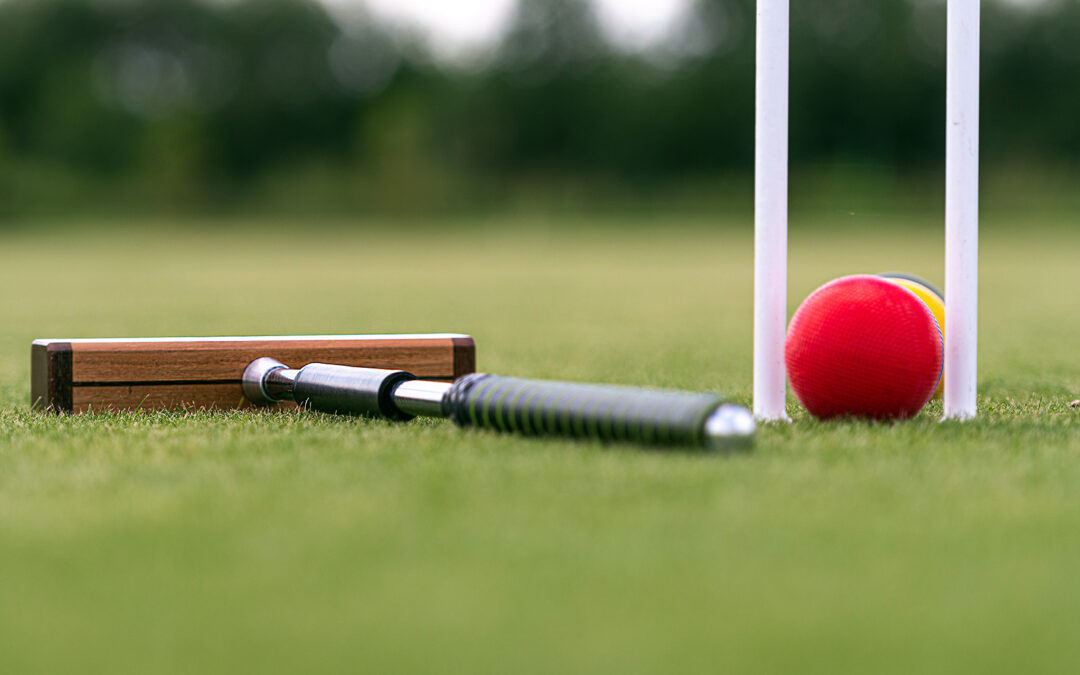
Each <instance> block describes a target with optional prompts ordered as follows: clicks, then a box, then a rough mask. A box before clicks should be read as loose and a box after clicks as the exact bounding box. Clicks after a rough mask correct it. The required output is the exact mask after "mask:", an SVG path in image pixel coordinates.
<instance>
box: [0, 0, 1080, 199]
mask: <svg viewBox="0 0 1080 675" xmlns="http://www.w3.org/2000/svg"><path fill="white" fill-rule="evenodd" d="M984 7H985V9H984V15H985V18H984V57H983V87H984V95H983V110H984V116H983V129H984V157H985V158H986V160H987V161H988V162H1007V161H1010V160H1013V159H1022V160H1024V161H1030V160H1032V159H1033V158H1034V159H1035V160H1037V161H1040V162H1045V163H1050V164H1054V165H1060V164H1070V163H1073V162H1075V161H1076V159H1077V158H1078V157H1080V124H1077V119H1080V87H1078V86H1077V83H1078V82H1080V50H1078V49H1076V44H1077V42H1078V41H1080V2H1076V1H1075V0H1061V1H1060V2H1055V3H1051V4H1049V5H1045V6H1043V7H1042V8H1041V9H1020V8H1017V7H1015V6H1009V5H1002V4H997V3H984ZM792 12H793V17H792V31H793V34H792V50H793V53H792V94H791V96H792V127H791V142H792V157H793V161H794V163H795V164H796V165H817V164H820V163H828V162H837V161H841V162H855V163H867V164H874V165H877V166H879V167H883V168H884V169H885V170H888V171H893V170H907V169H920V168H926V167H937V166H939V165H940V164H941V162H942V154H943V149H942V148H943V137H944V133H943V117H944V115H943V110H944V80H945V70H944V66H945V39H944V27H945V23H944V12H945V5H944V2H940V1H937V2H935V1H931V0H875V1H874V2H866V1H865V0H799V2H795V3H792ZM753 29H754V4H753V0H701V2H699V3H698V5H697V7H696V9H695V11H694V14H693V16H692V17H691V18H690V20H689V21H688V22H687V24H686V25H685V26H684V28H683V31H682V33H681V34H680V35H679V36H677V38H676V39H674V40H672V41H671V42H670V43H668V44H666V45H662V46H659V47H656V48H654V49H652V50H651V51H649V52H647V53H637V54H628V53H625V52H620V51H618V50H616V49H614V48H612V47H611V46H610V45H609V44H608V43H606V42H605V40H604V39H603V36H602V33H601V31H600V30H599V28H598V27H597V24H596V21H595V19H594V17H593V15H592V13H591V10H590V7H589V6H588V4H587V3H585V2H584V1H583V0H527V1H524V2H521V3H520V4H519V8H518V13H517V16H516V18H515V20H514V21H513V23H512V25H511V27H510V30H509V31H508V32H507V34H506V36H505V38H504V39H503V41H502V43H501V44H500V45H498V46H497V48H496V49H495V50H494V51H493V53H492V54H490V55H489V56H488V57H487V58H485V59H483V60H481V61H480V62H478V63H472V64H469V65H468V66H461V65H460V64H458V65H446V64H439V63H437V62H436V61H435V60H433V59H432V58H431V57H430V56H428V55H427V54H425V52H424V50H423V48H422V47H421V46H420V44H419V43H418V42H416V41H412V40H410V39H408V38H407V37H406V36H402V35H400V34H394V33H391V32H388V30H387V29H385V28H384V27H381V26H379V25H377V24H375V23H374V22H371V21H365V20H363V19H355V20H353V21H351V22H348V23H346V24H339V23H337V22H335V21H334V20H333V19H332V18H331V17H330V16H328V14H327V13H326V12H325V11H324V10H323V9H322V7H321V6H320V5H318V4H315V3H313V2H308V1H306V0H240V1H239V2H227V3H216V2H215V3H209V2H200V1H198V0H155V1H152V2H135V1H124V0H4V1H0V213H2V212H5V211H6V212H11V211H16V210H19V209H20V208H24V207H30V206H33V205H35V204H40V203H42V202H47V201H49V200H51V199H56V200H62V199H65V198H67V199H78V197H77V196H72V195H80V194H83V193H81V192H79V191H78V190H77V189H76V188H74V187H72V186H78V185H86V184H91V185H98V186H103V189H105V187H108V186H115V185H127V186H129V188H130V190H131V192H132V194H128V195H127V197H126V198H135V199H140V200H145V201H147V202H149V203H154V204H162V203H164V204H168V205H174V206H179V205H190V204H192V203H196V204H200V205H206V204H209V205H215V204H217V205H221V204H228V203H230V202H232V201H235V200H236V196H237V195H239V194H246V193H247V192H250V191H252V190H257V189H261V190H262V191H263V192H268V193H274V192H275V191H277V190H276V188H278V187H281V186H282V185H284V184H290V185H293V186H295V185H296V184H308V185H310V186H313V187H312V190H311V191H313V192H314V193H318V186H319V185H322V184H325V183H332V182H334V181H344V182H345V183H346V184H349V185H355V186H356V195H357V196H356V204H354V206H358V205H362V204H366V203H372V204H378V203H410V204H415V203H421V204H422V203H425V195H426V196H427V198H428V199H429V200H434V201H439V200H440V199H442V197H439V194H440V190H442V191H443V192H444V193H445V192H448V191H449V190H448V188H447V186H448V185H450V184H453V183H454V182H455V181H457V182H461V181H462V180H464V179H466V178H467V179H468V181H469V182H470V184H471V185H473V186H474V187H475V186H477V185H481V186H484V185H486V186H488V188H489V192H492V191H495V192H497V191H498V190H499V189H500V186H503V187H505V186H506V185H508V184H511V183H514V182H518V181H526V180H528V179H531V178H536V177H545V176H546V177H559V178H560V179H563V180H565V179H567V178H569V177H582V178H585V179H587V180H588V181H592V182H603V181H611V182H616V183H620V184H629V185H642V184H644V185H649V184H658V183H664V182H669V181H672V180H678V179H681V178H685V177H688V176H709V175H714V174H719V173H724V174H730V173H745V172H747V171H749V169H750V167H751V165H752V154H753V88H754V68H753V60H754V58H753V57H754V35H753ZM65 196H66V197H65ZM445 196H446V195H445V194H443V197H445Z"/></svg>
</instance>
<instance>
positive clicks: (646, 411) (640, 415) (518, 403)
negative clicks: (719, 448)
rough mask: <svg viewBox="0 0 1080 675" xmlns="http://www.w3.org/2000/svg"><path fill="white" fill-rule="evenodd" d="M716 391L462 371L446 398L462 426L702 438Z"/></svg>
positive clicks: (649, 439) (685, 440)
mask: <svg viewBox="0 0 1080 675" xmlns="http://www.w3.org/2000/svg"><path fill="white" fill-rule="evenodd" d="M723 404H724V400H723V399H722V398H720V397H719V396H716V395H714V394H694V393H684V392H670V391H651V390H646V389H630V388H626V387H612V386H602V385H594V384H576V383H566V382H545V381H535V380H525V379H520V378H516V377H500V376H497V375H484V374H476V375H467V376H465V377H463V378H461V379H459V380H458V381H457V382H455V383H454V386H453V387H451V389H450V391H449V392H447V394H446V396H445V397H444V398H443V411H444V413H445V414H446V416H447V417H449V418H450V419H452V420H453V421H454V422H455V423H457V424H458V425H459V426H463V427H478V428H483V429H496V430H498V431H505V432H513V433H520V434H525V435H557V436H568V437H575V438H591V439H596V440H601V441H627V442H632V443H642V444H648V445H703V444H705V441H706V431H705V423H706V420H708V419H709V417H710V416H711V415H713V414H714V413H715V412H716V411H717V410H718V409H719V408H720V407H721V406H722V405H723Z"/></svg>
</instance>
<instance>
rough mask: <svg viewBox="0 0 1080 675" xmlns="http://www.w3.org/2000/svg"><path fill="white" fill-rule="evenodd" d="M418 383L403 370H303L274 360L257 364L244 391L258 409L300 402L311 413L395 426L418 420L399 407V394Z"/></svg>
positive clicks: (324, 367)
mask: <svg viewBox="0 0 1080 675" xmlns="http://www.w3.org/2000/svg"><path fill="white" fill-rule="evenodd" d="M413 379H415V378H414V376H413V375H411V374H409V373H406V372H405V371H403V370H382V369H378V368H352V367H350V366H334V365H329V364H325V363H311V364H308V365H306V366H304V367H303V368H300V369H299V370H293V369H290V368H288V367H287V366H286V365H285V364H283V363H281V362H280V361H277V360H275V359H271V358H261V359H257V360H255V361H252V362H251V364H249V365H248V367H247V368H246V369H245V370H244V376H243V378H242V386H243V390H244V395H245V396H247V398H248V400H250V401H251V402H253V403H256V404H259V405H269V404H273V403H277V402H280V401H296V403H297V404H298V405H300V406H301V407H304V408H309V409H311V410H318V411H320V412H326V413H341V414H347V415H376V416H380V417H387V418H389V419H392V420H405V419H409V418H411V417H412V416H413V413H409V412H406V411H404V410H402V409H400V408H398V406H397V405H396V404H395V403H394V396H393V394H394V390H395V389H396V388H397V387H398V386H399V385H400V384H401V383H403V382H407V381H409V380H413Z"/></svg>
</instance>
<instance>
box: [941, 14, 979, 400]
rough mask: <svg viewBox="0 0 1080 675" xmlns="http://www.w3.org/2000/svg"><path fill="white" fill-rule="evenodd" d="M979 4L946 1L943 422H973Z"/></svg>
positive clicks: (977, 205)
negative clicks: (956, 420) (966, 420)
mask: <svg viewBox="0 0 1080 675" xmlns="http://www.w3.org/2000/svg"><path fill="white" fill-rule="evenodd" d="M979 10H980V0H949V8H948V24H949V25H948V49H947V51H948V65H947V77H946V85H945V86H946V93H945V101H946V103H945V107H946V119H947V125H948V126H947V129H946V135H945V139H946V140H945V181H946V185H945V299H946V302H945V418H946V419H961V420H962V419H971V418H973V417H975V405H976V386H977V373H976V364H977V344H978V340H977V337H978V302H979Z"/></svg>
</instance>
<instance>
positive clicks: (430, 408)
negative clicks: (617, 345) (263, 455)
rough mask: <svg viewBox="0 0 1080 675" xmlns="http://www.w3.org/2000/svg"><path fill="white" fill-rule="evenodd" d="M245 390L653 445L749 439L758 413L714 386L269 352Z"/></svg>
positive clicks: (252, 369) (250, 370) (249, 372)
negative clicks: (370, 364) (431, 368)
mask: <svg viewBox="0 0 1080 675" xmlns="http://www.w3.org/2000/svg"><path fill="white" fill-rule="evenodd" d="M243 388H244V395H245V396H247V398H248V399H249V400H250V401H252V402H253V403H256V404H260V405H268V404H272V403H276V402H279V401H296V402H297V403H299V404H300V405H301V406H303V407H305V408H310V409H312V410H318V411H321V412H328V413H345V414H353V415H357V414H362V415H375V416H379V417H386V418H388V419H392V420H407V419H411V418H412V417H416V416H425V417H448V418H450V419H451V420H453V421H454V422H455V423H456V424H457V425H458V426H462V427H477V428H484V429H496V430H499V431H506V432H515V433H520V434H526V435H557V436H568V437H577V438H594V439H598V440H605V441H626V442H636V443H643V444H648V445H683V446H704V447H708V448H713V449H720V448H729V447H737V446H743V445H747V444H749V443H750V442H751V441H752V439H753V434H754V419H753V416H752V415H751V413H750V411H749V410H747V409H745V408H743V407H742V406H738V405H734V404H731V403H726V402H725V401H724V400H723V399H722V398H720V397H719V396H716V395H715V394H695V393H688V392H677V391H653V390H648V389H633V388H628V387H612V386H603V385H594V384H576V383H568V382H545V381H539V380H525V379H520V378H513V377H501V376H497V375H484V374H474V375H467V376H465V377H463V378H460V379H458V380H457V381H456V382H453V383H450V382H430V381H426V380H418V379H416V378H415V377H414V376H413V375H411V374H409V373H407V372H405V371H402V370H380V369H376V368H352V367H349V366H334V365H328V364H324V363H312V364H310V365H307V366H304V367H303V368H300V369H299V370H294V369H291V368H289V367H288V366H286V365H285V364H283V363H281V362H280V361H276V360H274V359H271V358H261V359H257V360H255V361H253V362H251V364H250V365H248V367H247V368H246V369H245V370H244V376H243Z"/></svg>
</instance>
